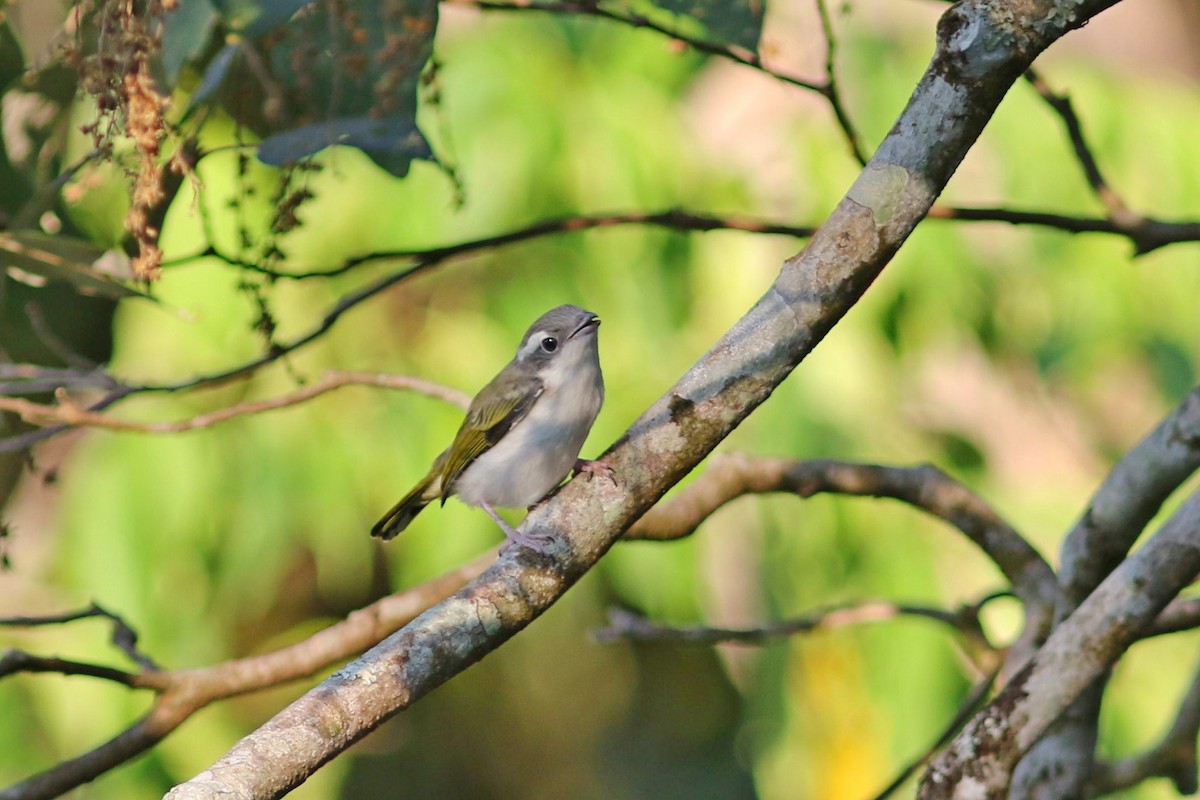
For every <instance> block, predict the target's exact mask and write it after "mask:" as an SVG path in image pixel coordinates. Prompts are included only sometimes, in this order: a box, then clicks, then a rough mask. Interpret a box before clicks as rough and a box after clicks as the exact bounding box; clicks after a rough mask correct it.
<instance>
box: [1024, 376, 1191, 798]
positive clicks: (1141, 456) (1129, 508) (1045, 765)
mask: <svg viewBox="0 0 1200 800" xmlns="http://www.w3.org/2000/svg"><path fill="white" fill-rule="evenodd" d="M1198 468H1200V388H1196V389H1193V390H1192V391H1191V392H1190V393H1189V394H1188V395H1187V396H1186V397H1185V398H1184V399H1183V402H1181V403H1180V404H1179V405H1178V406H1177V407H1176V408H1175V410H1173V411H1172V412H1171V413H1170V414H1169V415H1168V416H1167V417H1166V418H1165V419H1163V421H1162V422H1160V423H1159V424H1158V426H1156V427H1155V428H1154V430H1153V431H1151V432H1150V433H1149V434H1147V435H1146V436H1145V437H1144V438H1143V439H1142V440H1141V441H1140V442H1138V444H1137V445H1136V446H1135V447H1134V448H1133V449H1132V450H1130V451H1129V452H1128V453H1126V454H1125V455H1124V456H1123V457H1122V458H1121V459H1120V460H1119V461H1118V462H1117V463H1116V465H1114V467H1113V469H1112V470H1111V471H1110V472H1109V473H1108V475H1107V477H1105V479H1104V481H1103V482H1102V483H1101V484H1100V486H1099V488H1098V489H1097V490H1096V493H1095V494H1094V495H1093V497H1092V499H1091V502H1090V503H1089V504H1088V507H1087V508H1086V509H1085V510H1084V513H1083V516H1082V517H1080V519H1079V520H1078V521H1077V522H1076V523H1075V526H1074V527H1073V528H1072V529H1071V531H1070V532H1069V533H1068V534H1067V537H1066V540H1065V541H1064V543H1063V548H1062V557H1061V562H1062V563H1061V566H1060V568H1059V583H1060V585H1061V587H1062V591H1061V597H1060V599H1059V607H1058V609H1057V610H1056V617H1057V618H1058V619H1059V620H1062V619H1065V618H1067V617H1068V616H1069V615H1070V614H1071V613H1072V612H1073V611H1074V610H1075V609H1076V608H1078V607H1079V604H1080V603H1081V602H1083V601H1084V599H1085V598H1087V597H1088V595H1089V594H1091V593H1092V591H1093V590H1094V589H1095V588H1096V587H1097V586H1098V585H1100V582H1101V581H1102V580H1103V579H1104V578H1105V576H1107V575H1109V574H1110V573H1111V572H1112V570H1113V569H1114V568H1115V567H1116V566H1117V565H1118V564H1120V563H1121V560H1122V559H1123V558H1125V555H1126V553H1128V552H1129V548H1130V547H1132V546H1133V543H1134V541H1135V540H1136V539H1137V537H1138V535H1139V534H1140V533H1141V532H1142V530H1143V529H1144V528H1145V527H1146V525H1147V524H1148V523H1149V522H1150V520H1151V519H1153V518H1154V515H1155V514H1157V513H1158V512H1159V510H1160V509H1161V508H1162V504H1163V503H1164V502H1165V501H1166V499H1167V498H1168V497H1169V496H1170V495H1171V494H1172V493H1173V492H1174V491H1175V490H1176V489H1178V488H1179V486H1180V485H1181V484H1182V483H1183V482H1184V481H1185V480H1187V479H1188V477H1190V476H1191V475H1192V474H1193V473H1194V472H1195V471H1196V470H1197V469H1198ZM1097 677H1098V681H1097V683H1096V685H1095V686H1092V687H1091V688H1090V689H1089V690H1088V691H1087V692H1084V693H1082V694H1081V696H1080V697H1079V699H1078V701H1077V702H1076V703H1074V704H1073V705H1072V706H1071V708H1070V709H1069V710H1068V711H1067V712H1066V713H1065V714H1063V716H1062V718H1061V719H1059V720H1058V721H1057V722H1056V723H1055V724H1054V726H1053V727H1052V728H1051V730H1050V732H1049V733H1048V734H1047V735H1046V737H1045V738H1044V739H1043V740H1042V741H1041V742H1039V743H1038V744H1037V745H1036V746H1035V747H1034V748H1033V749H1032V751H1031V752H1030V753H1029V755H1028V756H1027V757H1026V758H1025V759H1024V760H1023V761H1022V762H1021V765H1020V767H1019V768H1018V769H1017V772H1016V774H1015V776H1014V778H1013V785H1014V787H1015V789H1016V791H1017V792H1018V793H1020V792H1028V791H1030V788H1029V787H1031V786H1033V785H1035V784H1036V785H1038V786H1041V787H1044V788H1045V791H1047V792H1048V793H1049V794H1050V795H1054V796H1061V797H1070V796H1074V795H1076V794H1078V793H1079V791H1081V788H1082V787H1083V786H1084V785H1085V784H1086V783H1087V782H1088V781H1089V780H1090V779H1091V774H1092V771H1093V768H1094V763H1095V746H1096V735H1097V731H1098V724H1099V714H1100V702H1101V699H1102V697H1103V693H1104V684H1105V678H1104V676H1103V675H1102V674H1101V675H1098V676H1097Z"/></svg>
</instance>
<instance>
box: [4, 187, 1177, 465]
mask: <svg viewBox="0 0 1200 800" xmlns="http://www.w3.org/2000/svg"><path fill="white" fill-rule="evenodd" d="M928 216H929V217H931V218H934V219H942V220H963V221H975V222H1007V223H1010V224H1034V225H1044V226H1047V227H1052V228H1056V229H1058V230H1063V231H1066V232H1069V233H1109V234H1117V235H1123V236H1130V238H1132V236H1131V235H1130V233H1129V232H1128V231H1127V230H1123V229H1122V228H1120V227H1119V226H1118V225H1117V224H1116V223H1114V222H1113V221H1112V220H1108V219H1090V218H1084V217H1071V216H1064V215H1059V214H1052V213H1041V212H1025V211H1012V210H1008V209H1003V208H991V209H986V208H978V209H970V208H954V207H945V206H934V207H933V208H931V209H930V212H929V214H928ZM631 224H643V225H656V226H659V227H663V228H668V229H671V230H688V231H713V230H741V231H748V232H753V233H767V234H780V235H786V236H795V237H800V238H805V237H808V236H811V235H812V233H813V228H811V227H805V226H796V225H785V224H780V223H775V222H769V221H765V220H756V219H750V218H745V217H718V216H711V215H706V214H699V213H695V212H690V211H682V210H667V211H660V212H628V213H619V214H603V215H579V216H572V217H562V218H556V219H551V220H543V221H540V222H536V223H533V224H532V225H529V226H526V227H524V228H519V229H516V230H513V231H509V232H507V233H503V234H497V235H495V236H488V237H484V238H481V239H475V240H472V241H468V242H460V243H457V244H452V245H446V246H441V247H435V248H429V249H425V250H396V251H380V252H374V253H368V254H365V255H361V256H356V257H354V258H350V259H347V260H345V261H343V262H342V263H341V264H340V265H339V266H337V267H334V268H331V269H328V270H319V271H313V272H303V273H286V272H281V271H278V270H274V269H272V268H270V267H265V266H262V265H261V264H257V263H254V262H250V261H245V260H239V259H237V258H234V257H232V256H227V255H224V254H221V253H219V252H217V251H216V250H215V249H213V248H212V247H210V248H208V249H206V250H204V251H203V252H201V253H199V254H197V255H194V256H189V257H187V258H185V259H179V260H176V261H173V262H170V263H171V264H179V263H182V262H184V261H190V260H194V259H196V258H200V257H205V256H212V257H215V258H219V259H221V260H223V261H225V262H226V263H228V264H231V265H233V266H237V267H241V268H244V269H247V270H250V271H254V272H257V273H259V274H263V275H266V276H268V277H271V278H277V279H285V278H286V279H297V280H300V279H306V278H320V277H329V276H333V275H340V274H343V273H345V272H348V271H350V270H352V269H355V268H356V267H359V266H361V265H364V264H366V263H368V262H374V261H382V260H389V259H406V260H413V261H414V262H415V263H414V264H412V265H410V266H407V267H405V268H403V269H401V270H398V271H396V272H393V273H390V274H388V275H385V276H383V277H381V278H379V279H377V280H375V281H374V282H371V283H368V284H367V285H366V286H364V287H363V288H361V289H359V290H356V291H354V292H351V293H349V294H347V295H345V296H344V297H343V298H342V299H341V300H339V301H338V302H337V303H335V304H334V305H333V306H332V307H331V308H330V309H329V311H327V312H326V314H325V316H324V317H323V319H322V321H321V322H320V323H319V324H318V325H317V326H316V327H315V328H314V329H312V330H311V331H309V332H308V333H306V334H304V335H302V336H300V337H298V338H296V339H294V340H292V341H291V342H287V343H282V344H278V345H276V346H274V347H272V348H270V349H269V350H268V352H266V353H265V354H263V355H262V356H259V357H257V358H254V359H252V360H250V361H248V362H245V363H243V364H240V365H237V366H233V367H230V368H228V369H226V370H223V371H221V372H216V373H211V374H208V375H201V376H196V377H193V378H190V379H186V380H182V381H176V382H173V383H168V384H143V385H139V386H132V385H125V384H123V383H121V382H119V381H117V380H116V379H115V378H113V377H112V376H110V375H108V374H107V373H105V372H104V371H103V370H101V369H95V370H61V369H55V370H50V369H45V370H42V372H41V373H40V374H38V373H36V372H34V371H36V370H38V369H41V368H36V367H28V366H26V367H25V368H24V369H25V377H22V378H19V379H14V378H13V377H8V379H7V380H5V378H6V377H7V376H6V374H5V367H7V366H9V365H0V395H5V394H7V395H13V394H30V393H36V392H47V391H53V390H55V389H59V388H101V389H105V390H107V394H105V395H104V396H103V397H102V398H100V399H99V400H97V401H96V402H94V403H92V404H91V405H89V406H88V407H87V408H86V409H84V410H85V411H87V412H93V413H95V412H100V411H103V410H105V409H107V408H110V407H111V406H113V405H114V404H116V403H117V402H119V401H120V400H123V399H125V398H126V397H129V396H131V395H136V394H144V393H154V392H180V391H187V390H190V389H196V388H207V387H214V386H218V385H221V384H224V383H228V382H230V381H233V380H237V379H240V378H244V377H247V376H249V375H252V374H254V373H255V372H256V371H257V370H258V369H260V368H262V367H264V366H267V365H269V364H272V363H274V362H276V361H278V360H280V359H282V358H283V357H284V356H286V355H288V354H290V353H292V352H294V351H296V350H298V349H300V348H302V347H303V346H305V345H307V344H309V343H311V342H313V341H315V340H316V339H318V338H320V337H321V336H323V335H324V334H325V333H327V332H328V331H329V330H330V329H331V328H332V327H333V325H334V323H335V322H336V321H337V320H338V318H340V317H341V315H342V314H344V313H346V312H347V311H349V310H350V309H351V308H354V307H355V306H357V305H358V304H359V303H361V302H364V301H365V300H368V299H370V298H371V297H374V296H375V295H377V294H379V293H381V292H383V291H384V290H386V289H389V288H391V287H392V286H395V285H397V284H399V283H401V282H403V281H405V280H408V279H409V278H413V277H416V276H418V275H420V274H423V273H424V272H426V271H428V270H429V269H431V268H433V267H434V266H436V265H438V264H440V263H442V262H443V261H446V260H449V259H452V258H457V257H460V256H466V255H470V254H472V253H474V252H476V251H478V250H481V249H485V248H489V247H498V246H502V245H506V244H512V243H515V242H520V241H526V240H530V239H534V238H537V237H539V236H544V235H549V234H553V233H563V232H569V231H580V230H589V229H593V228H604V227H611V226H617V225H631ZM1139 230H1140V231H1142V232H1143V233H1145V232H1147V231H1149V232H1151V234H1152V235H1153V238H1154V241H1155V242H1157V244H1156V245H1155V246H1156V247H1159V246H1162V245H1165V244H1170V243H1177V242H1186V241H1200V223H1198V222H1178V223H1176V222H1160V221H1156V220H1151V219H1145V220H1143V223H1142V225H1141V227H1140V228H1139ZM1135 243H1136V242H1135ZM1139 252H1146V251H1145V250H1140V251H1139ZM9 374H10V375H11V373H9ZM71 427H72V426H70V425H66V424H62V425H55V426H52V427H47V428H42V429H40V430H36V431H31V432H28V433H24V434H19V435H17V436H12V437H8V438H6V439H0V453H6V452H16V451H19V450H23V449H25V448H27V447H31V446H32V445H34V444H37V443H38V442H41V441H45V440H46V439H49V438H51V437H53V436H56V435H58V434H60V433H63V432H65V431H67V430H70V429H71Z"/></svg>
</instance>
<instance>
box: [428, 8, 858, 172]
mask: <svg viewBox="0 0 1200 800" xmlns="http://www.w3.org/2000/svg"><path fill="white" fill-rule="evenodd" d="M450 2H451V3H453V4H454V5H460V6H470V7H472V8H478V9H480V10H481V11H540V12H549V13H553V14H579V15H583V16H591V17H599V18H601V19H606V20H610V21H612V22H619V23H621V24H624V25H629V26H631V27H634V28H641V29H644V30H650V31H654V32H656V33H660V34H662V35H664V36H667V37H669V38H671V39H673V40H675V41H677V42H682V43H683V44H686V45H687V46H688V47H690V48H692V49H693V50H695V51H696V52H699V53H704V54H705V55H710V56H716V57H718V58H724V59H726V60H728V61H732V62H734V63H735V64H740V65H742V66H744V67H750V68H751V69H754V70H757V71H759V72H761V73H762V74H764V75H767V76H769V77H772V78H774V79H775V80H777V81H780V82H782V83H786V84H788V85H790V86H796V87H798V88H801V89H807V90H809V91H812V92H817V93H818V94H820V95H821V96H822V97H824V98H825V99H826V101H827V102H828V103H829V106H830V109H831V110H832V111H833V115H834V118H835V119H836V120H837V124H838V128H839V129H840V130H841V132H842V135H843V136H844V137H845V139H846V144H847V146H848V147H849V148H850V154H851V155H852V156H853V157H854V160H855V161H857V162H858V163H859V164H860V165H862V164H866V163H867V156H866V154H865V153H864V152H863V149H862V143H861V140H860V138H859V136H858V133H857V131H856V130H855V128H854V125H853V123H852V122H851V120H850V117H849V114H847V112H846V109H845V106H844V105H843V104H842V100H841V95H840V92H839V90H838V86H837V80H836V78H835V75H834V68H833V66H834V65H833V62H834V51H835V49H836V39H835V37H834V34H833V26H832V25H831V24H830V20H829V13H828V10H827V9H826V8H825V4H824V2H823V0H818V3H817V9H818V13H819V14H820V17H821V29H822V31H823V32H824V34H825V54H826V56H825V77H824V79H823V80H820V81H816V80H806V79H804V78H801V77H799V76H796V75H793V74H791V73H787V72H783V71H781V70H777V69H774V68H772V67H769V66H767V64H766V63H764V62H763V59H762V56H760V55H759V54H758V53H757V52H756V51H754V50H751V49H749V48H745V47H740V46H738V45H732V44H728V43H725V42H715V41H712V40H709V39H701V38H698V37H695V36H691V35H689V34H687V33H684V32H682V31H679V30H676V29H674V28H669V27H667V26H666V25H662V24H660V23H658V22H655V21H654V20H652V19H649V18H648V17H645V16H642V15H641V14H637V13H634V12H632V11H629V10H627V9H620V10H615V9H612V8H607V7H604V6H601V5H600V4H599V3H597V2H595V1H594V0H591V1H590V2H588V1H587V0H585V1H584V2H546V1H545V0H520V2H514V3H499V2H492V0H450Z"/></svg>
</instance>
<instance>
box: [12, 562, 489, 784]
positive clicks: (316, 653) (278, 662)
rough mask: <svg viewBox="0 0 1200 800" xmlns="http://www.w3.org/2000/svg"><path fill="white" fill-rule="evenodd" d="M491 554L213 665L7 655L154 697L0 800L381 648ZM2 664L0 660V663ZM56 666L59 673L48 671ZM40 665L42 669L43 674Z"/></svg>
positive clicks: (101, 765) (135, 751)
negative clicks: (208, 712) (214, 709)
mask: <svg viewBox="0 0 1200 800" xmlns="http://www.w3.org/2000/svg"><path fill="white" fill-rule="evenodd" d="M495 557H496V551H495V550H494V549H493V550H491V551H489V552H487V553H485V554H484V555H482V556H480V557H479V558H477V559H476V560H475V561H472V562H471V563H469V564H467V565H465V566H463V567H460V568H459V569H456V570H453V571H451V572H448V573H446V574H445V575H442V576H441V577H439V578H436V579H434V580H432V581H429V582H428V583H425V584H422V585H421V586H417V587H415V588H412V589H408V590H405V591H402V592H397V593H396V594H393V595H389V596H387V597H384V598H382V599H380V600H377V601H376V602H374V603H372V604H371V605H369V606H366V607H364V608H362V609H359V610H358V611H355V612H353V613H351V614H350V615H349V616H347V617H346V619H345V620H343V621H341V622H339V623H336V624H334V625H331V626H329V627H328V628H325V629H324V630H322V631H319V632H318V633H316V634H313V635H312V636H310V637H308V638H307V639H305V640H303V641H301V642H297V643H296V644H293V645H289V646H287V647H284V648H281V649H279V650H276V651H273V652H270V653H264V654H262V655H257V656H251V657H248V658H242V659H237V660H234V661H229V662H225V663H223V664H216V665H214V666H211V667H199V668H193V669H180V670H162V671H153V670H151V671H145V672H140V673H121V672H120V671H119V670H108V668H106V667H98V666H94V665H87V664H79V663H77V662H59V663H58V664H57V665H56V664H55V660H54V659H38V658H36V657H33V656H26V655H25V654H21V655H18V656H12V655H11V651H10V653H8V654H6V655H5V657H4V658H5V659H10V658H12V659H13V662H11V663H13V664H14V665H15V666H16V667H17V668H19V669H22V670H24V671H55V672H62V673H64V674H74V675H90V676H91V677H96V678H104V679H108V680H116V681H118V682H120V683H123V684H125V685H127V686H129V687H131V688H136V689H149V690H152V691H153V692H155V693H156V694H157V697H156V699H155V701H154V705H153V707H152V708H151V709H150V711H149V712H148V713H147V714H146V715H145V716H144V717H142V718H141V719H140V720H138V721H137V722H136V723H134V724H133V725H131V726H130V727H129V728H127V729H126V730H125V731H123V732H122V733H121V734H119V735H118V736H116V737H115V738H113V739H110V740H109V741H107V742H105V743H104V744H101V745H99V746H98V747H96V748H95V749H93V750H91V751H89V752H87V753H83V754H82V755H79V756H77V757H75V758H72V759H68V760H67V761H63V762H61V763H59V764H56V765H55V766H53V767H51V768H50V769H47V770H46V771H45V772H42V773H39V774H37V775H33V776H31V777H29V778H27V779H25V780H23V781H21V782H20V783H16V784H14V785H12V786H10V787H8V788H7V789H3V790H0V800H49V798H53V797H58V796H59V795H61V794H63V793H64V792H66V791H69V790H70V789H73V788H75V787H77V786H81V785H82V784H84V783H87V782H88V781H91V780H94V779H95V778H96V777H97V776H99V775H101V774H103V773H104V772H107V771H108V770H110V769H112V768H113V767H116V766H119V765H120V764H123V763H125V762H126V761H128V760H129V759H131V758H133V757H135V756H137V755H139V754H141V753H144V752H145V751H146V750H148V749H150V748H151V747H153V746H155V745H156V744H158V743H159V742H160V741H162V740H163V739H164V738H165V737H166V736H167V735H168V734H170V733H171V731H173V730H175V729H176V728H178V727H179V726H180V725H182V724H183V723H184V722H185V721H187V719H188V718H189V717H191V715H192V714H194V713H195V712H196V711H198V710H199V709H201V708H203V707H205V706H207V705H209V704H211V703H214V702H216V701H218V700H223V699H226V698H229V697H233V696H235V695H240V694H247V693H250V692H255V691H260V690H262V689H267V688H270V687H272V686H279V685H281V684H285V683H290V682H292V681H297V680H300V679H303V678H306V677H309V676H311V675H313V674H315V673H316V672H319V671H321V670H323V669H326V668H328V667H329V666H330V665H331V664H336V663H338V662H340V661H344V660H345V659H347V658H350V657H352V656H354V655H356V654H357V653H360V652H362V651H363V650H364V649H366V648H367V647H370V646H371V645H372V644H374V643H376V642H378V641H379V640H380V639H382V638H383V637H385V636H387V635H388V634H389V633H391V632H392V631H394V630H396V629H397V628H399V627H400V626H402V625H404V624H405V623H406V622H408V621H409V620H411V619H412V618H413V617H415V616H416V615H417V614H419V613H420V612H421V611H423V610H424V609H426V608H428V607H429V606H430V605H433V604H434V603H436V602H438V601H439V600H442V599H443V598H445V597H446V596H448V595H449V594H451V593H452V592H454V591H455V590H456V589H458V588H459V587H460V586H462V585H463V584H464V583H466V582H467V581H468V580H470V579H471V578H473V577H474V576H476V575H478V574H479V573H480V572H482V571H483V570H484V568H486V567H487V565H488V564H490V563H491V562H492V561H494V560H495ZM96 615H97V614H95V613H91V609H88V610H85V611H82V612H76V613H74V614H63V615H59V616H57V617H33V618H27V617H16V618H11V620H6V621H5V622H10V621H11V624H16V625H25V624H35V625H48V624H54V623H55V622H56V621H59V622H69V621H71V620H74V619H82V618H84V617H87V616H96ZM3 663H4V662H2V661H0V664H3ZM55 666H58V667H59V668H58V669H54V668H53V667H55ZM43 667H45V669H43Z"/></svg>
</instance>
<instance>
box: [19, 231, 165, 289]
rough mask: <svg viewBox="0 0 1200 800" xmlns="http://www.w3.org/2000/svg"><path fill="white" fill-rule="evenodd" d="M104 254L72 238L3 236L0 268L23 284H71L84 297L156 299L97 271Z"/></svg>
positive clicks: (34, 233)
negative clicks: (41, 280)
mask: <svg viewBox="0 0 1200 800" xmlns="http://www.w3.org/2000/svg"><path fill="white" fill-rule="evenodd" d="M105 253H106V251H104V250H102V249H100V248H99V247H97V246H96V245H94V244H92V243H91V242H88V241H85V240H83V239H76V238H74V237H71V236H50V235H49V234H45V233H42V232H40V231H32V230H19V231H9V232H6V233H0V266H3V268H4V269H5V270H6V271H7V272H8V274H9V275H10V276H11V277H13V278H14V279H16V280H20V281H21V282H22V283H28V284H30V285H37V283H38V279H44V280H51V281H57V282H60V283H67V284H70V285H71V286H73V287H74V288H75V289H76V290H77V291H78V292H79V293H80V294H85V295H93V296H98V297H108V298H112V299H114V300H119V299H121V298H125V297H143V298H146V299H153V298H151V297H150V296H149V295H147V294H145V293H143V292H139V291H138V290H136V289H131V288H129V287H128V286H126V285H125V284H123V283H121V282H120V281H118V280H116V279H115V278H113V277H111V276H109V275H107V274H105V273H104V272H101V271H100V270H98V269H96V268H95V264H96V262H98V261H100V260H101V258H103V257H104V256H105ZM30 276H34V277H33V278H31V277H30Z"/></svg>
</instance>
